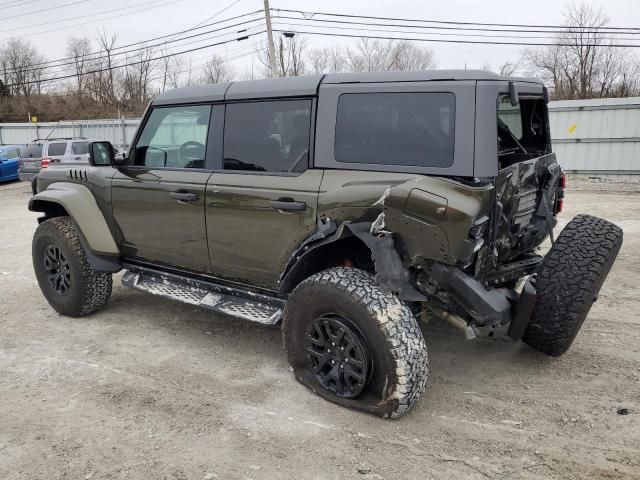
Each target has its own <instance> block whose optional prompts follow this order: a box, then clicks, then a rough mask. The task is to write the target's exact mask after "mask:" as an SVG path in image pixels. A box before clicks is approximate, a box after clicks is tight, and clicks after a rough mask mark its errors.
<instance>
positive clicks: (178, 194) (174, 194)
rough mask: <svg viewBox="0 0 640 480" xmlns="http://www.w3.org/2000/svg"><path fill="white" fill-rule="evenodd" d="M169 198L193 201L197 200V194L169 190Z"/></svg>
mask: <svg viewBox="0 0 640 480" xmlns="http://www.w3.org/2000/svg"><path fill="white" fill-rule="evenodd" d="M169 196H170V197H171V198H175V199H176V200H178V201H179V202H195V201H196V200H198V195H197V194H195V193H188V192H171V193H170V194H169Z"/></svg>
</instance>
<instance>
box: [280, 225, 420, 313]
mask: <svg viewBox="0 0 640 480" xmlns="http://www.w3.org/2000/svg"><path fill="white" fill-rule="evenodd" d="M370 231H371V222H359V223H349V222H345V223H342V224H340V225H339V226H338V225H336V224H335V222H333V220H331V219H326V220H321V221H320V222H318V228H317V229H316V231H315V232H314V233H312V234H311V235H310V236H309V237H307V239H305V240H304V241H303V242H302V243H301V244H300V246H299V247H298V248H297V249H296V250H295V251H294V252H293V254H292V255H291V257H290V258H289V261H288V262H287V266H286V267H285V269H284V271H283V273H282V275H281V276H280V280H279V283H280V289H279V293H280V295H282V296H285V295H287V294H288V293H290V292H291V291H292V290H293V289H294V288H295V287H296V284H295V283H296V278H298V277H299V274H300V271H301V270H303V269H304V268H305V259H306V258H308V257H309V256H310V255H311V254H312V253H313V252H315V251H316V250H317V249H318V248H321V247H324V246H326V245H329V244H331V243H335V242H337V241H339V240H342V239H344V238H347V237H351V236H353V237H356V238H358V239H360V240H361V241H362V243H363V244H364V245H365V246H366V247H367V248H368V249H369V251H370V252H371V259H372V260H373V263H374V266H375V270H376V271H375V280H376V283H377V284H378V285H379V286H380V288H382V290H384V291H386V292H392V293H395V294H397V295H398V297H399V298H400V299H401V300H406V301H415V302H424V301H426V300H427V297H426V296H424V295H423V294H422V293H420V292H419V291H418V290H416V289H415V288H414V287H413V286H412V285H411V283H410V282H411V273H410V272H409V270H408V269H407V268H406V267H405V266H404V263H403V262H402V259H401V258H400V254H399V253H398V251H397V250H396V248H395V242H394V240H393V234H384V235H372V234H371V232H370ZM314 273H315V272H314Z"/></svg>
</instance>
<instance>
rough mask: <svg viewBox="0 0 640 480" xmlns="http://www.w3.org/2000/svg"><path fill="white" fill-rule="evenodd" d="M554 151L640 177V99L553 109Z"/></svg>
mask: <svg viewBox="0 0 640 480" xmlns="http://www.w3.org/2000/svg"><path fill="white" fill-rule="evenodd" d="M549 116H550V122H551V137H552V139H553V149H554V151H555V152H556V153H557V155H558V159H559V161H560V163H561V164H562V166H563V168H564V169H565V170H567V171H569V172H576V173H586V174H636V175H640V97H630V98H610V99H594V100H567V101H560V102H551V103H550V104H549ZM138 123H139V119H130V120H124V119H119V120H82V121H68V122H58V123H55V122H52V123H35V124H29V123H0V144H5V145H8V144H22V143H27V142H30V141H32V140H33V139H34V138H45V137H47V136H51V137H73V136H77V137H86V138H94V139H101V140H109V141H110V142H111V143H113V144H114V145H116V146H118V147H120V148H122V147H128V146H129V143H130V142H131V140H132V139H133V136H134V134H135V130H136V128H137V126H138Z"/></svg>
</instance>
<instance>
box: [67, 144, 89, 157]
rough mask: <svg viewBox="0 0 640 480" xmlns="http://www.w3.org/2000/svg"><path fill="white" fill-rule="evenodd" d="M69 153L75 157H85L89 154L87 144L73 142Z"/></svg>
mask: <svg viewBox="0 0 640 480" xmlns="http://www.w3.org/2000/svg"><path fill="white" fill-rule="evenodd" d="M71 151H72V152H73V153H74V154H75V155H87V154H88V153H89V143H88V142H74V143H72V144H71Z"/></svg>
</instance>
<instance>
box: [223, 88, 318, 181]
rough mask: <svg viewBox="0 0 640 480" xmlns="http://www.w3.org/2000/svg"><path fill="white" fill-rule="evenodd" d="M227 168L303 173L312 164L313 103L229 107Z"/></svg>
mask: <svg viewBox="0 0 640 480" xmlns="http://www.w3.org/2000/svg"><path fill="white" fill-rule="evenodd" d="M225 115H226V116H225V126H224V169H225V170H248V171H257V172H273V173H284V172H299V171H303V170H305V169H306V168H307V165H308V161H309V131H310V128H311V100H281V101H267V102H251V103H232V104H229V105H227V107H226V114H225Z"/></svg>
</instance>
